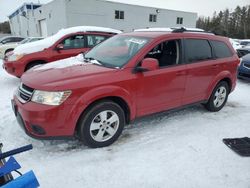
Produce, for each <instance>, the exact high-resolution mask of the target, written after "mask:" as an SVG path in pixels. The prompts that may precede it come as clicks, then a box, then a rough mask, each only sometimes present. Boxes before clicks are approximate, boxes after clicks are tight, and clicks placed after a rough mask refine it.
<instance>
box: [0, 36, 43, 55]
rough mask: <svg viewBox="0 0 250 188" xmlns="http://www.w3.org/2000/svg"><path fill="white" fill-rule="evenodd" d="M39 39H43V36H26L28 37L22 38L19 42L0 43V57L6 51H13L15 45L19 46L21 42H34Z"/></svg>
mask: <svg viewBox="0 0 250 188" xmlns="http://www.w3.org/2000/svg"><path fill="white" fill-rule="evenodd" d="M41 39H43V38H42V37H28V38H25V39H24V40H22V41H21V42H19V43H8V44H3V45H0V59H3V58H4V56H5V55H6V54H7V53H8V52H11V51H13V50H14V49H15V47H17V46H19V45H21V44H25V43H29V42H34V41H37V40H41Z"/></svg>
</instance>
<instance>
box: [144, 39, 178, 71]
mask: <svg viewBox="0 0 250 188" xmlns="http://www.w3.org/2000/svg"><path fill="white" fill-rule="evenodd" d="M180 44H181V43H180V40H169V41H164V42H162V43H160V44H158V45H156V46H155V47H154V48H153V49H151V50H150V51H149V53H148V54H147V55H146V56H145V58H154V59H157V60H158V62H159V67H167V66H171V65H177V64H180Z"/></svg>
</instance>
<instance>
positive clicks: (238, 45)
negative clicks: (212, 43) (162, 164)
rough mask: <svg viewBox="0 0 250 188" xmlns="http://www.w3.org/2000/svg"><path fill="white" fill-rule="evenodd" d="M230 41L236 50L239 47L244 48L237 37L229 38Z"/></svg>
mask: <svg viewBox="0 0 250 188" xmlns="http://www.w3.org/2000/svg"><path fill="white" fill-rule="evenodd" d="M229 41H230V42H231V44H232V46H233V48H234V49H235V50H236V51H237V49H240V48H242V45H240V43H239V42H237V40H236V39H231V38H229Z"/></svg>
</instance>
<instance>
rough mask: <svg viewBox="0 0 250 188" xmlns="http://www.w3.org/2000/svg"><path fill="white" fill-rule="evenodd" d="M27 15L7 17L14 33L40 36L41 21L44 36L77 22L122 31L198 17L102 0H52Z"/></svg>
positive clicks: (185, 22)
mask: <svg viewBox="0 0 250 188" xmlns="http://www.w3.org/2000/svg"><path fill="white" fill-rule="evenodd" d="M115 10H120V11H124V19H115ZM149 14H155V15H157V21H156V22H149ZM27 16H28V18H29V19H26V18H25V17H23V16H20V15H16V16H14V17H13V18H11V19H10V22H11V31H12V33H13V34H14V35H20V36H28V35H29V36H41V26H40V25H41V24H40V22H41V20H43V23H44V22H45V23H46V24H45V25H46V26H47V35H45V36H50V35H52V34H54V33H56V32H57V31H58V30H60V29H62V28H67V27H72V26H79V25H89V26H103V27H111V28H114V29H119V30H122V31H125V32H129V31H132V30H134V29H138V28H147V27H180V26H185V27H195V25H196V19H197V13H190V12H183V11H174V10H167V9H158V8H152V7H143V6H138V5H129V4H122V3H116V2H110V1H104V0H84V1H83V0H54V1H52V2H50V3H48V4H45V5H42V6H41V7H39V8H37V9H35V10H27ZM177 17H182V18H183V24H177V22H176V21H177ZM42 25H44V24H42Z"/></svg>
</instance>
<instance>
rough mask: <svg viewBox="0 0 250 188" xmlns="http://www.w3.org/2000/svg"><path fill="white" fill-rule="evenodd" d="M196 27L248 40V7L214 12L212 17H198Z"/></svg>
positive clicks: (249, 24)
mask: <svg viewBox="0 0 250 188" xmlns="http://www.w3.org/2000/svg"><path fill="white" fill-rule="evenodd" d="M196 27H198V28H201V29H204V30H206V31H211V32H213V33H215V34H218V35H222V36H226V37H230V38H236V39H249V38H250V5H247V6H243V7H240V6H237V7H236V8H235V9H234V10H233V11H230V10H229V9H225V10H224V11H220V12H219V13H217V12H214V14H213V16H212V17H203V16H202V17H199V18H198V20H197V23H196Z"/></svg>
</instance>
